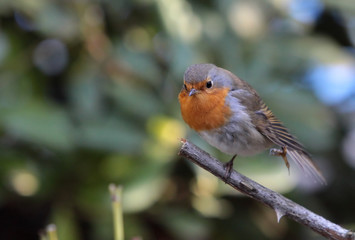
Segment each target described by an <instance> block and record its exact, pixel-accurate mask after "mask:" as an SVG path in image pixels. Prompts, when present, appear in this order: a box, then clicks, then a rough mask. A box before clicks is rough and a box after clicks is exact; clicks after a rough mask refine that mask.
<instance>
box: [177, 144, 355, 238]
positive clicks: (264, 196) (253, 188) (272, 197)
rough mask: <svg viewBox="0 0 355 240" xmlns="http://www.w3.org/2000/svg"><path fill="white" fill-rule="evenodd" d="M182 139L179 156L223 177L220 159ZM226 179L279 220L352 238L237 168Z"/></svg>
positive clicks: (320, 231)
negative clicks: (266, 208) (284, 219)
mask: <svg viewBox="0 0 355 240" xmlns="http://www.w3.org/2000/svg"><path fill="white" fill-rule="evenodd" d="M181 142H182V146H181V149H180V151H179V155H180V156H182V157H186V158H188V159H189V160H191V161H192V162H193V163H195V164H197V165H199V166H200V167H202V168H204V169H205V170H207V171H209V172H210V173H212V174H213V175H215V176H216V177H218V178H220V179H222V180H223V181H224V175H225V168H224V166H223V163H221V162H220V161H219V160H217V159H216V158H214V157H211V156H210V155H209V154H208V153H206V152H205V151H203V150H201V149H200V148H198V147H197V146H195V145H194V144H192V143H190V142H188V141H187V140H185V139H182V140H181ZM225 182H226V183H227V184H229V185H230V186H232V187H233V188H235V189H236V190H238V191H240V192H242V193H244V194H246V195H248V196H249V197H251V198H253V199H255V200H258V201H260V202H262V203H264V204H265V205H267V206H269V207H270V208H272V209H274V210H275V212H276V215H277V219H278V221H279V220H280V218H281V217H282V216H287V217H289V218H290V219H292V220H294V221H296V222H298V223H301V224H303V225H305V226H307V227H309V228H311V229H312V230H313V231H315V232H317V233H319V234H321V235H323V236H324V237H326V238H328V239H336V240H355V234H354V232H352V231H350V230H347V229H345V228H343V227H341V226H339V225H337V224H335V223H332V222H330V221H328V220H327V219H325V218H323V217H321V216H319V215H317V214H315V213H313V212H311V211H309V210H308V209H306V208H304V207H302V206H301V205H299V204H297V203H295V202H293V201H291V200H289V199H288V198H285V197H284V196H282V195H281V194H279V193H277V192H274V191H272V190H270V189H268V188H266V187H264V186H262V185H260V184H259V183H256V182H254V181H253V180H251V179H249V178H247V177H246V176H244V175H242V174H240V173H238V172H236V171H232V173H231V175H230V178H229V179H226V180H225Z"/></svg>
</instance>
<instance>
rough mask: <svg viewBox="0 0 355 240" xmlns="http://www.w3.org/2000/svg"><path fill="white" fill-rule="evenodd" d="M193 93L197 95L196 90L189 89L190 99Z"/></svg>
mask: <svg viewBox="0 0 355 240" xmlns="http://www.w3.org/2000/svg"><path fill="white" fill-rule="evenodd" d="M195 93H197V90H196V89H194V88H191V90H190V92H189V97H191V96H192V95H194V94H195Z"/></svg>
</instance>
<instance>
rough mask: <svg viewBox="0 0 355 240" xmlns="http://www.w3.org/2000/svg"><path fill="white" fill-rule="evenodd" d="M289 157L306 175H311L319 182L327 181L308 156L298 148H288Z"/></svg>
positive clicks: (324, 182)
mask: <svg viewBox="0 0 355 240" xmlns="http://www.w3.org/2000/svg"><path fill="white" fill-rule="evenodd" d="M287 153H288V155H289V156H290V158H291V159H292V160H293V162H295V163H296V164H297V165H298V167H299V168H300V169H302V170H303V171H304V172H305V173H306V174H307V175H309V176H311V177H312V178H314V179H315V180H317V181H318V182H319V183H321V184H324V185H326V184H327V182H326V180H325V178H324V177H323V175H322V173H321V172H320V171H319V170H318V168H317V167H316V166H315V165H314V163H313V162H312V160H311V158H310V156H309V155H308V154H307V153H304V152H302V151H298V150H292V149H289V150H288V151H287Z"/></svg>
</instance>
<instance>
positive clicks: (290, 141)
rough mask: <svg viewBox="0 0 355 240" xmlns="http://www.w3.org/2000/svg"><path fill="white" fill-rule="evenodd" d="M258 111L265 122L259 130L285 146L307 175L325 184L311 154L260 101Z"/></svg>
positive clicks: (279, 144) (281, 145)
mask: <svg viewBox="0 0 355 240" xmlns="http://www.w3.org/2000/svg"><path fill="white" fill-rule="evenodd" d="M258 113H259V114H260V113H262V114H264V116H265V120H266V124H265V125H264V127H263V128H262V129H260V130H261V133H262V134H263V135H264V136H265V137H267V138H268V139H269V140H270V141H271V142H273V143H275V144H276V145H278V146H280V147H285V146H286V148H287V155H288V156H289V157H290V158H291V160H293V162H295V163H296V164H297V165H298V167H299V168H300V169H302V170H303V171H304V172H305V173H306V174H307V175H310V176H311V177H313V178H314V179H316V180H318V181H319V182H321V183H323V184H325V183H326V181H325V179H324V177H323V175H322V174H321V172H320V171H319V169H318V168H317V167H316V165H315V164H314V163H313V161H312V159H311V156H310V155H309V153H307V151H306V150H305V148H304V147H303V146H302V144H301V143H300V142H298V141H297V139H296V138H295V137H294V136H292V135H291V134H290V133H289V131H288V130H287V128H286V127H284V126H283V124H282V122H281V121H280V120H278V119H277V118H276V117H275V116H274V114H273V113H272V112H271V110H270V109H269V108H268V107H267V106H266V105H265V104H264V103H261V110H259V111H258Z"/></svg>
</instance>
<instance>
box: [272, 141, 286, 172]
mask: <svg viewBox="0 0 355 240" xmlns="http://www.w3.org/2000/svg"><path fill="white" fill-rule="evenodd" d="M286 154H287V148H286V146H283V147H281V149H277V148H271V149H270V155H272V156H281V157H282V158H283V160H284V161H285V164H286V167H287V169H288V174H289V175H290V164H289V163H288V161H287V156H286Z"/></svg>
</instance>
